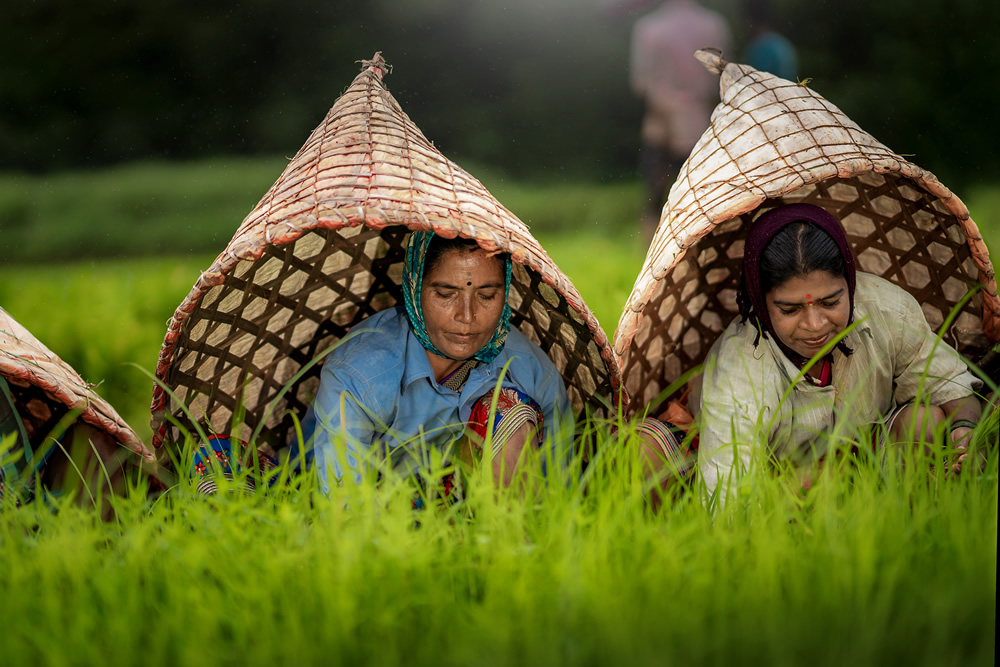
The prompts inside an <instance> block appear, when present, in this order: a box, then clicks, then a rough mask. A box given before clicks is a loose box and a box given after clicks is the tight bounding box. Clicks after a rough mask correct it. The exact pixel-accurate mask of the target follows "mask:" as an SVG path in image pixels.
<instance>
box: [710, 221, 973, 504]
mask: <svg viewBox="0 0 1000 667" xmlns="http://www.w3.org/2000/svg"><path fill="white" fill-rule="evenodd" d="M737 298H738V303H739V307H740V314H741V316H742V317H740V318H737V319H736V320H734V321H733V322H732V324H730V325H729V327H728V328H727V329H726V331H725V332H724V333H723V335H722V336H721V337H720V338H719V340H718V341H716V343H715V344H714V345H713V347H712V349H711V351H710V352H709V355H708V360H707V362H706V367H705V372H704V375H703V378H702V387H701V391H700V393H699V394H698V395H696V396H695V403H694V404H695V406H696V409H699V410H700V415H701V433H700V446H699V459H700V463H699V465H700V471H701V475H702V479H703V480H704V483H705V486H706V488H707V490H708V492H709V494H713V493H715V492H716V491H717V490H718V491H721V492H722V493H720V494H719V495H720V496H722V497H725V496H726V494H725V490H726V489H727V488H728V484H729V482H730V479H731V474H732V473H733V471H734V469H735V468H736V467H737V464H738V465H740V466H742V467H743V468H746V467H747V466H748V465H749V463H750V460H751V458H752V455H753V454H754V453H755V450H757V451H756V453H758V454H760V453H763V454H765V455H766V457H775V458H778V459H791V460H792V462H793V463H795V464H799V465H807V464H813V463H814V462H816V461H818V460H819V459H821V458H822V457H824V456H825V455H826V454H827V450H828V448H830V444H829V443H830V441H831V440H830V438H829V436H831V435H840V436H842V437H844V438H848V439H855V441H857V438H858V437H866V436H859V435H858V434H859V433H876V434H880V436H879V435H877V436H876V437H875V442H874V444H873V446H874V447H875V448H876V449H877V450H878V451H877V453H878V454H879V455H880V456H883V455H884V454H885V451H886V443H887V442H889V443H892V442H903V441H908V442H933V438H934V432H935V429H936V428H938V427H939V426H944V425H945V423H947V424H948V425H949V427H950V443H951V444H952V445H953V446H956V447H957V448H958V449H964V448H965V446H966V442H967V440H968V437H969V434H970V432H971V429H972V428H974V427H975V425H976V423H977V422H978V420H979V417H980V412H981V407H980V403H979V400H978V399H977V397H976V396H975V395H974V392H975V391H976V390H978V389H979V388H980V387H981V383H980V381H979V380H978V379H976V378H975V376H973V375H972V374H971V373H970V372H969V370H968V368H967V366H966V364H965V363H964V362H963V361H962V359H961V358H960V357H959V355H958V353H957V352H956V351H955V350H954V349H953V348H951V347H950V346H948V345H947V344H945V343H944V342H942V341H940V340H937V339H936V337H935V335H934V333H933V332H932V331H931V330H930V327H929V326H928V324H927V321H926V319H925V318H924V315H923V312H922V311H921V309H920V305H919V304H918V303H917V301H916V299H914V298H913V296H911V295H910V294H909V293H908V292H906V291H905V290H903V289H901V288H900V287H897V286H895V285H893V284H892V283H890V282H888V281H886V280H883V279H882V278H879V277H877V276H874V275H871V274H868V273H856V272H855V267H854V257H853V256H852V254H851V250H850V248H849V246H848V244H847V238H846V236H845V234H844V230H843V228H842V227H841V225H840V223H839V222H838V221H837V220H836V218H834V217H833V216H832V215H830V213H828V212H826V211H825V210H823V209H821V208H819V207H817V206H812V205H810V204H791V205H787V206H783V207H781V208H777V209H774V210H772V211H769V212H768V213H766V214H764V215H763V216H761V217H760V218H759V219H758V220H757V221H756V222H755V223H754V224H753V226H752V227H751V229H750V232H749V234H748V237H747V241H746V246H745V249H744V256H743V279H742V281H741V284H740V291H739V294H738V297H737ZM852 323H854V325H855V326H854V327H853V328H852V329H851V330H850V331H848V333H847V334H846V335H844V336H843V338H842V339H840V340H839V342H838V336H840V335H841V334H842V333H843V332H844V331H845V330H846V329H848V327H849V325H851V324H852ZM809 364H811V366H809V367H808V370H807V371H806V372H805V375H804V377H801V378H800V371H802V369H803V368H804V367H806V366H808V365H809ZM796 378H799V379H796ZM786 394H787V396H786ZM914 425H915V430H914ZM876 426H881V428H877V429H876V428H874V427H876ZM762 449H763V451H759V450H762ZM763 458H765V457H761V459H763ZM732 488H735V486H734V487H732ZM730 493H731V491H730Z"/></svg>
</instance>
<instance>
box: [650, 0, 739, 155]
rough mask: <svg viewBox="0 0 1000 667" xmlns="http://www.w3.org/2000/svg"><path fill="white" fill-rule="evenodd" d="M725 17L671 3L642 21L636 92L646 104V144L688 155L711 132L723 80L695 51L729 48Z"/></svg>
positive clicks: (676, 0) (680, 1)
mask: <svg viewBox="0 0 1000 667" xmlns="http://www.w3.org/2000/svg"><path fill="white" fill-rule="evenodd" d="M729 43H730V36H729V27H728V25H727V24H726V20H725V19H724V18H723V17H722V15H721V14H719V13H717V12H714V11H712V10H709V9H706V8H704V7H702V6H701V5H699V4H698V3H697V2H695V1H694V0H668V1H667V2H665V3H663V5H662V6H661V7H660V8H659V9H657V10H655V11H653V12H652V13H650V14H647V15H646V16H644V17H642V18H641V19H640V20H639V21H638V22H637V23H636V25H635V28H634V30H633V33H632V65H631V83H632V90H633V91H634V92H635V93H636V94H637V95H639V96H640V97H642V98H643V99H644V100H645V102H646V115H645V117H644V118H643V122H642V139H643V142H644V143H648V144H654V145H657V146H663V147H664V148H667V149H668V150H670V151H672V152H673V153H675V154H677V155H687V154H688V153H689V152H690V151H691V149H692V148H694V145H695V144H696V143H697V142H698V139H699V138H700V137H701V135H702V133H703V132H704V131H705V130H706V129H707V128H708V125H709V120H710V117H711V113H712V109H713V107H714V106H715V104H716V102H717V101H718V94H719V93H718V91H719V78H718V77H717V76H715V75H713V74H711V73H709V72H708V70H706V69H705V67H704V66H703V65H702V64H701V63H700V62H698V60H697V59H696V58H695V57H694V52H695V51H697V50H698V49H702V48H705V47H715V48H718V49H721V50H722V51H723V53H724V54H725V52H726V51H727V50H728V49H729Z"/></svg>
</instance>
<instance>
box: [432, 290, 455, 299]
mask: <svg viewBox="0 0 1000 667" xmlns="http://www.w3.org/2000/svg"><path fill="white" fill-rule="evenodd" d="M434 294H435V295H436V296H437V297H438V298H439V299H450V298H451V297H453V296H455V292H441V291H439V290H435V291H434Z"/></svg>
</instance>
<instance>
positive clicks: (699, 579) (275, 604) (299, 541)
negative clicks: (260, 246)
mask: <svg viewBox="0 0 1000 667" xmlns="http://www.w3.org/2000/svg"><path fill="white" fill-rule="evenodd" d="M278 171H280V160H275V161H270V160H257V161H234V160H228V161H222V160H220V161H213V162H205V163H197V164H189V165H154V164H150V165H132V166H130V167H127V168H125V167H123V168H120V169H115V170H107V171H103V172H95V173H88V174H64V175H57V176H50V177H29V176H24V175H17V174H8V175H0V306H2V307H4V308H5V309H7V310H8V311H9V312H10V313H11V314H12V315H13V316H14V317H15V318H17V319H18V320H19V321H20V322H21V323H22V324H24V325H25V326H26V327H27V328H28V329H29V330H31V331H32V332H33V333H34V334H35V335H36V336H37V337H38V338H39V339H41V340H42V341H43V342H45V343H46V344H47V345H48V346H49V347H50V348H52V349H53V350H54V351H55V352H57V353H58V354H59V355H60V356H62V357H63V358H64V359H66V360H67V361H69V362H70V363H71V364H72V365H73V366H74V367H75V368H76V369H77V370H78V371H80V373H81V374H82V375H83V376H84V378H86V379H87V380H89V381H91V382H94V383H99V386H98V388H97V391H98V392H99V393H101V394H102V395H103V396H104V397H105V398H107V399H108V400H110V401H111V403H112V404H113V405H115V407H116V408H117V409H118V410H119V411H120V412H121V413H122V415H123V416H124V417H125V419H126V420H127V421H129V423H130V424H132V426H133V427H134V428H135V429H136V430H137V431H138V432H139V434H140V435H141V436H142V437H144V438H148V436H149V426H148V405H149V400H150V396H151V390H152V381H151V380H150V379H149V376H148V374H147V373H148V372H151V371H152V369H153V367H154V364H155V360H156V355H157V353H158V351H159V346H160V343H161V341H162V337H163V333H164V331H165V323H166V320H167V318H168V317H169V316H170V314H171V313H172V312H173V310H174V308H175V307H176V306H177V305H178V304H179V302H180V301H181V299H182V298H183V297H184V295H185V294H186V293H187V292H188V290H189V289H190V287H191V285H192V284H193V283H194V281H195V279H196V278H197V276H198V272H199V271H200V270H203V269H204V268H206V267H207V266H208V265H209V264H210V262H211V260H212V258H213V257H214V256H215V254H217V253H218V251H219V250H221V249H222V247H223V246H224V245H225V243H226V241H227V240H228V238H229V237H230V236H231V234H232V233H233V231H234V230H235V228H236V226H237V225H238V223H239V221H240V220H241V219H242V217H243V215H245V214H246V212H247V211H249V210H250V208H251V207H252V206H253V205H254V203H255V202H256V199H257V198H258V197H259V195H260V193H262V192H263V191H264V190H265V189H266V188H267V186H268V185H269V184H270V182H271V181H273V179H274V178H275V176H276V174H277V173H278ZM470 171H472V172H473V173H474V174H477V175H479V176H480V177H481V178H482V179H483V181H484V183H486V185H487V186H488V187H489V188H490V189H491V191H492V192H493V193H494V194H496V195H497V196H498V198H499V199H500V200H501V201H503V202H504V203H505V204H506V205H507V206H508V207H509V208H510V209H511V210H513V211H514V212H516V213H517V214H518V215H520V216H521V217H522V218H523V219H525V220H526V221H527V222H528V223H529V224H530V225H531V226H532V228H533V230H534V231H535V232H536V235H537V236H538V237H539V239H540V241H541V242H542V244H543V245H544V246H545V247H546V249H547V250H548V251H549V254H550V255H551V256H552V257H553V258H554V259H555V260H556V262H557V263H558V264H559V265H560V266H561V267H562V268H563V270H564V271H565V272H566V273H567V274H568V275H569V276H570V278H571V279H573V281H574V282H575V284H576V285H577V287H578V289H579V290H580V292H581V293H582V294H583V296H584V298H585V299H586V300H587V302H588V304H589V305H590V306H591V308H592V309H593V310H594V311H595V313H596V314H597V316H598V318H599V320H600V321H601V323H602V325H603V326H604V328H605V330H606V331H607V333H608V335H609V336H610V335H611V334H612V332H613V329H614V326H615V324H616V323H617V319H618V314H619V312H620V309H621V307H622V304H623V303H624V300H625V298H626V296H627V295H628V292H629V290H630V289H631V285H632V282H633V281H634V279H635V275H636V273H637V271H638V268H639V265H640V263H641V261H642V257H643V255H644V253H645V247H644V245H643V242H642V241H641V239H640V238H639V236H638V234H637V233H636V224H635V222H634V221H635V220H636V219H637V216H638V197H639V188H638V185H637V184H635V183H625V184H555V185H541V186H537V185H536V186H533V187H527V186H524V185H522V184H519V183H517V181H516V180H512V179H509V178H504V177H501V176H499V175H493V174H486V175H484V174H483V173H482V170H477V169H470ZM960 194H962V195H963V197H964V198H965V200H966V202H967V203H968V204H969V206H970V209H972V212H973V217H974V218H975V219H976V220H977V222H978V223H979V225H980V227H981V228H982V229H983V231H984V234H985V236H986V237H987V241H988V243H989V244H990V246H991V248H993V251H994V254H995V253H996V252H997V248H1000V189H997V188H979V189H973V190H972V191H971V192H969V193H960ZM570 232H572V233H570ZM81 255H82V256H84V257H85V258H84V259H78V257H79V256H81ZM74 258H76V259H74ZM144 371H146V372H144ZM594 426H596V427H597V431H598V433H599V434H604V433H605V432H606V430H607V429H606V426H607V425H606V424H595V425H594ZM997 433H998V427H997V424H996V421H995V419H994V421H993V422H992V423H991V424H986V425H984V426H982V427H981V428H980V430H979V432H978V436H979V438H980V440H979V442H980V444H982V445H985V444H988V443H990V442H992V443H994V444H995V442H996V439H997ZM599 437H601V438H604V439H606V438H607V436H606V435H599ZM629 442H630V440H629V439H628V438H626V439H625V443H624V444H623V445H619V446H618V447H617V450H616V451H617V455H616V457H615V458H616V461H615V463H614V465H612V462H611V460H610V457H607V456H599V457H598V458H597V459H596V460H595V462H594V463H593V464H592V465H591V466H590V467H589V468H588V471H587V473H586V474H585V475H583V476H582V478H581V476H580V475H576V474H573V471H572V470H571V471H568V472H567V473H566V474H565V478H562V477H559V478H551V479H550V480H549V483H548V484H547V485H544V486H543V487H541V488H539V489H538V490H536V491H535V492H534V493H533V494H532V495H531V496H530V497H528V498H525V497H521V496H517V497H512V496H509V495H507V494H494V493H493V492H492V491H491V490H490V489H489V487H488V484H487V483H485V481H484V480H479V481H480V483H479V484H476V483H475V481H476V480H475V479H473V480H472V483H471V484H470V485H469V487H468V488H469V494H468V498H467V500H466V501H465V502H464V503H463V504H460V505H457V506H453V507H451V508H433V509H429V510H424V511H422V512H420V513H419V514H416V515H415V514H414V512H413V510H412V509H411V508H410V499H411V498H412V495H413V489H412V488H411V487H410V486H409V483H408V482H406V481H403V480H390V482H388V483H385V484H383V485H382V486H380V487H379V488H378V489H376V488H375V487H374V485H372V484H365V485H362V486H361V487H359V488H356V489H355V488H352V489H350V490H347V489H337V490H335V491H334V492H333V495H332V497H330V498H325V497H317V496H316V495H315V494H313V493H311V492H310V491H309V490H308V488H310V487H309V485H308V484H306V485H305V487H304V488H287V489H286V488H283V489H281V490H278V491H275V492H272V493H270V494H261V495H258V496H255V497H245V496H242V495H239V494H236V493H221V494H219V495H218V496H216V497H213V498H211V499H204V498H199V497H196V496H195V495H194V494H193V492H192V491H191V489H190V488H189V487H188V486H187V485H186V484H185V483H183V482H182V483H181V484H180V485H179V486H177V487H176V488H174V489H172V490H171V491H170V492H169V493H168V494H166V495H164V496H161V497H160V498H159V500H157V501H155V502H150V501H148V500H146V499H145V495H144V494H142V493H141V491H142V489H141V488H140V489H138V491H140V493H134V494H131V495H130V497H128V498H126V499H120V500H117V501H116V503H117V509H118V512H117V518H116V519H115V520H113V521H110V522H102V521H100V520H99V519H98V518H97V517H96V514H95V512H93V511H91V510H87V509H79V508H77V507H76V506H74V505H71V504H67V503H65V502H61V501H56V502H54V504H53V505H52V506H50V507H46V506H44V505H43V504H41V503H36V504H33V505H29V506H27V507H22V508H14V507H12V506H11V505H10V504H9V503H8V504H7V505H6V506H3V507H2V508H0V628H2V631H0V632H2V640H0V664H3V665H21V664H49V665H89V664H102V665H113V664H121V665H133V664H148V665H160V664H162V665H176V664H196V665H200V664H205V665H229V664H232V665H236V664H241V665H243V664H262V665H265V664H266V665H275V664H298V663H302V664H386V665H389V664H399V663H410V664H431V663H433V664H436V665H466V664H482V665H509V664H516V665H521V664H574V665H576V664H579V665H601V664H633V665H638V664H649V665H662V664H720V665H722V664H725V665H730V664H769V665H801V664H837V665H840V664H860V665H883V664H913V665H917V664H919V665H970V664H975V665H980V664H981V665H992V664H994V662H995V651H996V647H995V639H996V635H995V629H994V626H995V620H996V554H997V503H998V482H997V461H996V458H993V459H990V460H989V461H988V462H987V465H986V467H985V469H984V471H983V472H981V473H980V472H977V471H967V472H966V473H963V474H962V475H961V476H958V477H946V476H945V475H944V474H943V472H942V471H943V469H944V467H945V466H943V465H942V463H943V457H944V456H945V454H944V453H943V452H939V451H935V453H934V454H933V456H931V457H930V458H929V459H928V460H926V461H915V462H914V463H913V464H912V465H910V466H908V467H907V468H906V469H905V470H895V469H891V470H890V471H889V472H888V473H883V472H882V471H881V469H879V468H878V466H877V465H875V464H874V463H872V462H869V461H865V460H862V461H859V462H857V464H856V465H854V466H852V467H845V468H844V469H842V470H834V469H833V468H832V467H831V468H826V469H824V470H823V472H822V476H821V480H820V482H819V483H818V484H817V485H816V486H815V487H814V488H813V489H812V491H810V492H809V493H807V494H803V493H802V492H801V490H800V489H797V488H795V486H794V485H793V484H791V483H790V482H789V481H788V477H781V476H764V475H761V476H754V477H752V478H747V479H744V480H743V482H742V487H741V495H740V501H739V502H736V503H731V504H729V505H727V506H726V507H725V508H724V509H723V510H722V511H720V512H719V513H718V514H717V515H715V516H714V517H713V516H712V515H710V514H709V513H708V512H707V511H706V510H705V509H704V507H703V506H702V504H701V503H700V502H697V500H696V499H695V498H694V497H693V494H691V493H687V494H681V496H680V497H679V498H678V499H676V500H675V501H673V502H670V503H667V504H666V505H665V506H664V507H663V508H662V509H661V510H660V511H659V512H657V513H654V512H651V511H650V510H649V508H648V507H647V505H646V503H645V501H644V495H643V486H642V483H641V481H640V475H639V474H638V472H637V470H636V469H635V467H634V466H633V465H632V463H633V461H632V456H631V454H630V453H629V452H632V451H634V448H630V447H629V446H628V444H629ZM610 449H611V448H609V449H608V450H607V451H610Z"/></svg>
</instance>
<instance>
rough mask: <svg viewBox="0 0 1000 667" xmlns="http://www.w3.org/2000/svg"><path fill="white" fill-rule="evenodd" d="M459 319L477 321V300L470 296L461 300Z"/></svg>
mask: <svg viewBox="0 0 1000 667" xmlns="http://www.w3.org/2000/svg"><path fill="white" fill-rule="evenodd" d="M457 319H458V321H459V322H464V323H470V322H475V321H476V305H475V301H474V300H473V299H472V298H470V297H465V298H463V299H462V300H461V303H460V304H459V308H458V314H457Z"/></svg>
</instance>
